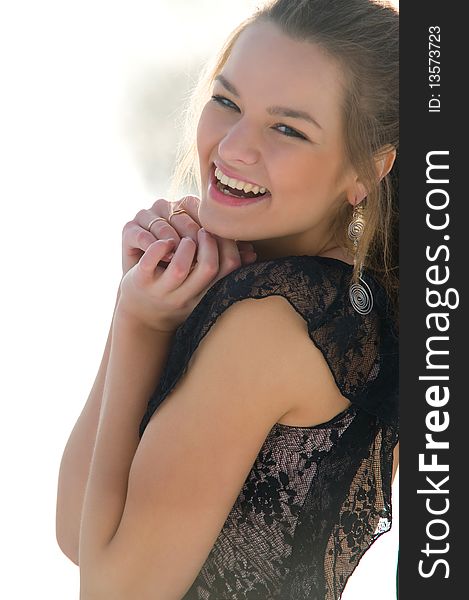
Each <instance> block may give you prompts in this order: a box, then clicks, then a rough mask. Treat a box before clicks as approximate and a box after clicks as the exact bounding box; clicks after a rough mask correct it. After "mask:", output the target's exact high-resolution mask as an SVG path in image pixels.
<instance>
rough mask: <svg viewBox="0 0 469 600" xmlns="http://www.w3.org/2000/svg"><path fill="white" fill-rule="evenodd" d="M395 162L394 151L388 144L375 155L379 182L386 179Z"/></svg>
mask: <svg viewBox="0 0 469 600" xmlns="http://www.w3.org/2000/svg"><path fill="white" fill-rule="evenodd" d="M395 160H396V149H395V148H394V146H391V145H390V144H388V145H386V146H383V147H382V148H381V149H380V151H379V152H377V153H376V155H375V164H376V173H377V175H378V178H379V181H381V179H383V177H386V175H387V174H388V173H389V171H390V170H391V169H392V166H393V164H394V161H395Z"/></svg>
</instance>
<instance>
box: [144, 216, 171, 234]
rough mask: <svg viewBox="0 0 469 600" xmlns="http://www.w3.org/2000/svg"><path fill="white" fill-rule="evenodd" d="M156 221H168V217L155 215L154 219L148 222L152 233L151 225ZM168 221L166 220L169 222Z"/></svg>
mask: <svg viewBox="0 0 469 600" xmlns="http://www.w3.org/2000/svg"><path fill="white" fill-rule="evenodd" d="M156 221H166V219H165V218H164V217H155V218H154V219H152V220H151V221H150V222H149V223H148V227H147V229H148V231H150V233H151V226H152V225H153V223H156ZM167 222H168V221H166V223H167Z"/></svg>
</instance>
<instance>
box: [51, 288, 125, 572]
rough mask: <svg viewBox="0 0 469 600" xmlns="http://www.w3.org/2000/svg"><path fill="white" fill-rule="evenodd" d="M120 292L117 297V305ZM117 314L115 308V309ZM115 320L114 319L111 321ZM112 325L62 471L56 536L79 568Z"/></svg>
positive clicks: (70, 440)
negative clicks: (81, 522)
mask: <svg viewBox="0 0 469 600" xmlns="http://www.w3.org/2000/svg"><path fill="white" fill-rule="evenodd" d="M119 295H120V292H118V293H117V299H116V305H117V301H118V299H119ZM114 312H115V307H114ZM113 320H114V315H113V318H112V321H113ZM112 321H111V326H110V328H109V333H108V337H107V341H106V347H105V349H104V353H103V357H102V359H101V364H100V365H99V369H98V373H97V375H96V379H95V381H94V384H93V387H92V388H91V391H90V394H89V396H88V400H87V401H86V404H85V406H84V407H83V410H82V411H81V414H80V416H79V418H78V420H77V422H76V423H75V426H74V428H73V430H72V432H71V434H70V437H69V438H68V441H67V444H66V446H65V450H64V453H63V456H62V461H61V463H60V470H59V480H58V490H57V509H56V536H57V542H58V544H59V546H60V548H61V549H62V551H63V552H64V554H65V555H66V556H68V558H70V560H71V561H73V562H74V563H75V564H76V565H78V546H79V532H80V521H81V512H82V507H83V499H84V495H85V488H86V482H87V481H88V475H89V470H90V464H91V458H92V456H93V448H94V444H95V440H96V431H97V427H98V421H99V413H100V410H101V401H102V396H103V389H104V380H105V378H106V371H107V367H108V362H109V351H110V348H111V342H112Z"/></svg>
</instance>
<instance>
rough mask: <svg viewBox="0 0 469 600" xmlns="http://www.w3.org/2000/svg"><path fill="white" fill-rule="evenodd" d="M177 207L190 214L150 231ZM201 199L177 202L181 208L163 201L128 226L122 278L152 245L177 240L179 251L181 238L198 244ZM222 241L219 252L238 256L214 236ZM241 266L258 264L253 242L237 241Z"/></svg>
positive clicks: (124, 245)
mask: <svg viewBox="0 0 469 600" xmlns="http://www.w3.org/2000/svg"><path fill="white" fill-rule="evenodd" d="M173 208H184V210H185V211H187V213H188V214H185V213H182V214H178V215H175V216H174V217H173V218H172V219H171V223H165V222H164V221H156V222H155V223H154V224H153V225H152V226H151V232H150V231H148V229H147V226H148V223H150V222H151V221H152V219H154V218H155V217H163V218H164V219H168V218H169V216H170V214H171V212H172V209H173ZM198 208H199V198H197V196H185V197H184V198H182V200H180V201H179V202H178V203H177V206H176V205H175V204H174V203H172V202H169V201H168V200H165V199H164V198H159V199H158V200H156V202H155V203H154V204H153V206H152V207H151V208H150V209H149V210H145V209H144V210H141V211H139V212H138V213H137V215H136V216H135V218H134V219H132V220H131V221H129V222H128V223H126V224H125V226H124V229H123V231H122V275H125V274H126V273H127V271H128V270H129V269H131V268H132V267H133V266H135V265H136V264H137V263H138V261H139V260H140V258H141V257H142V256H143V254H144V252H145V251H146V250H147V249H148V247H149V246H150V244H152V243H153V242H155V241H156V240H167V239H174V240H175V242H176V243H175V248H177V247H178V245H179V242H180V241H181V238H182V237H184V236H186V237H190V238H191V239H193V240H194V242H195V243H196V244H197V232H198V230H199V229H200V227H201V225H200V223H199V220H198ZM214 237H215V239H217V242H218V241H219V250H220V251H221V253H222V254H223V253H225V254H226V253H227V254H232V255H233V256H235V257H236V256H237V253H236V248H235V247H234V246H233V244H228V245H227V244H223V241H222V238H218V236H214ZM236 245H237V249H238V253H239V256H240V258H241V264H249V263H251V262H254V261H255V259H256V255H255V253H254V252H253V246H252V244H251V242H245V241H238V242H236ZM170 260H171V253H170V252H168V253H167V254H166V255H165V256H163V258H162V261H165V262H169V261H170Z"/></svg>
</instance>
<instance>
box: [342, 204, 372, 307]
mask: <svg viewBox="0 0 469 600" xmlns="http://www.w3.org/2000/svg"><path fill="white" fill-rule="evenodd" d="M364 229H365V218H364V216H363V206H362V203H361V202H360V203H359V204H355V205H354V207H353V215H352V220H351V221H350V223H349V226H348V230H347V234H348V237H349V238H350V239H351V240H352V242H353V246H354V257H353V264H354V270H355V268H356V264H357V248H358V242H359V241H360V238H361V236H362V235H363V231H364ZM362 274H363V265H360V270H359V275H358V282H357V283H352V285H351V286H350V290H349V298H350V302H351V304H352V306H353V308H354V309H355V310H356V311H357V312H358V313H360V314H361V315H367V314H368V313H369V312H370V311H371V309H372V308H373V294H372V293H371V290H370V288H369V286H368V284H367V283H366V281H365V280H364V279H363V277H362Z"/></svg>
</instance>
